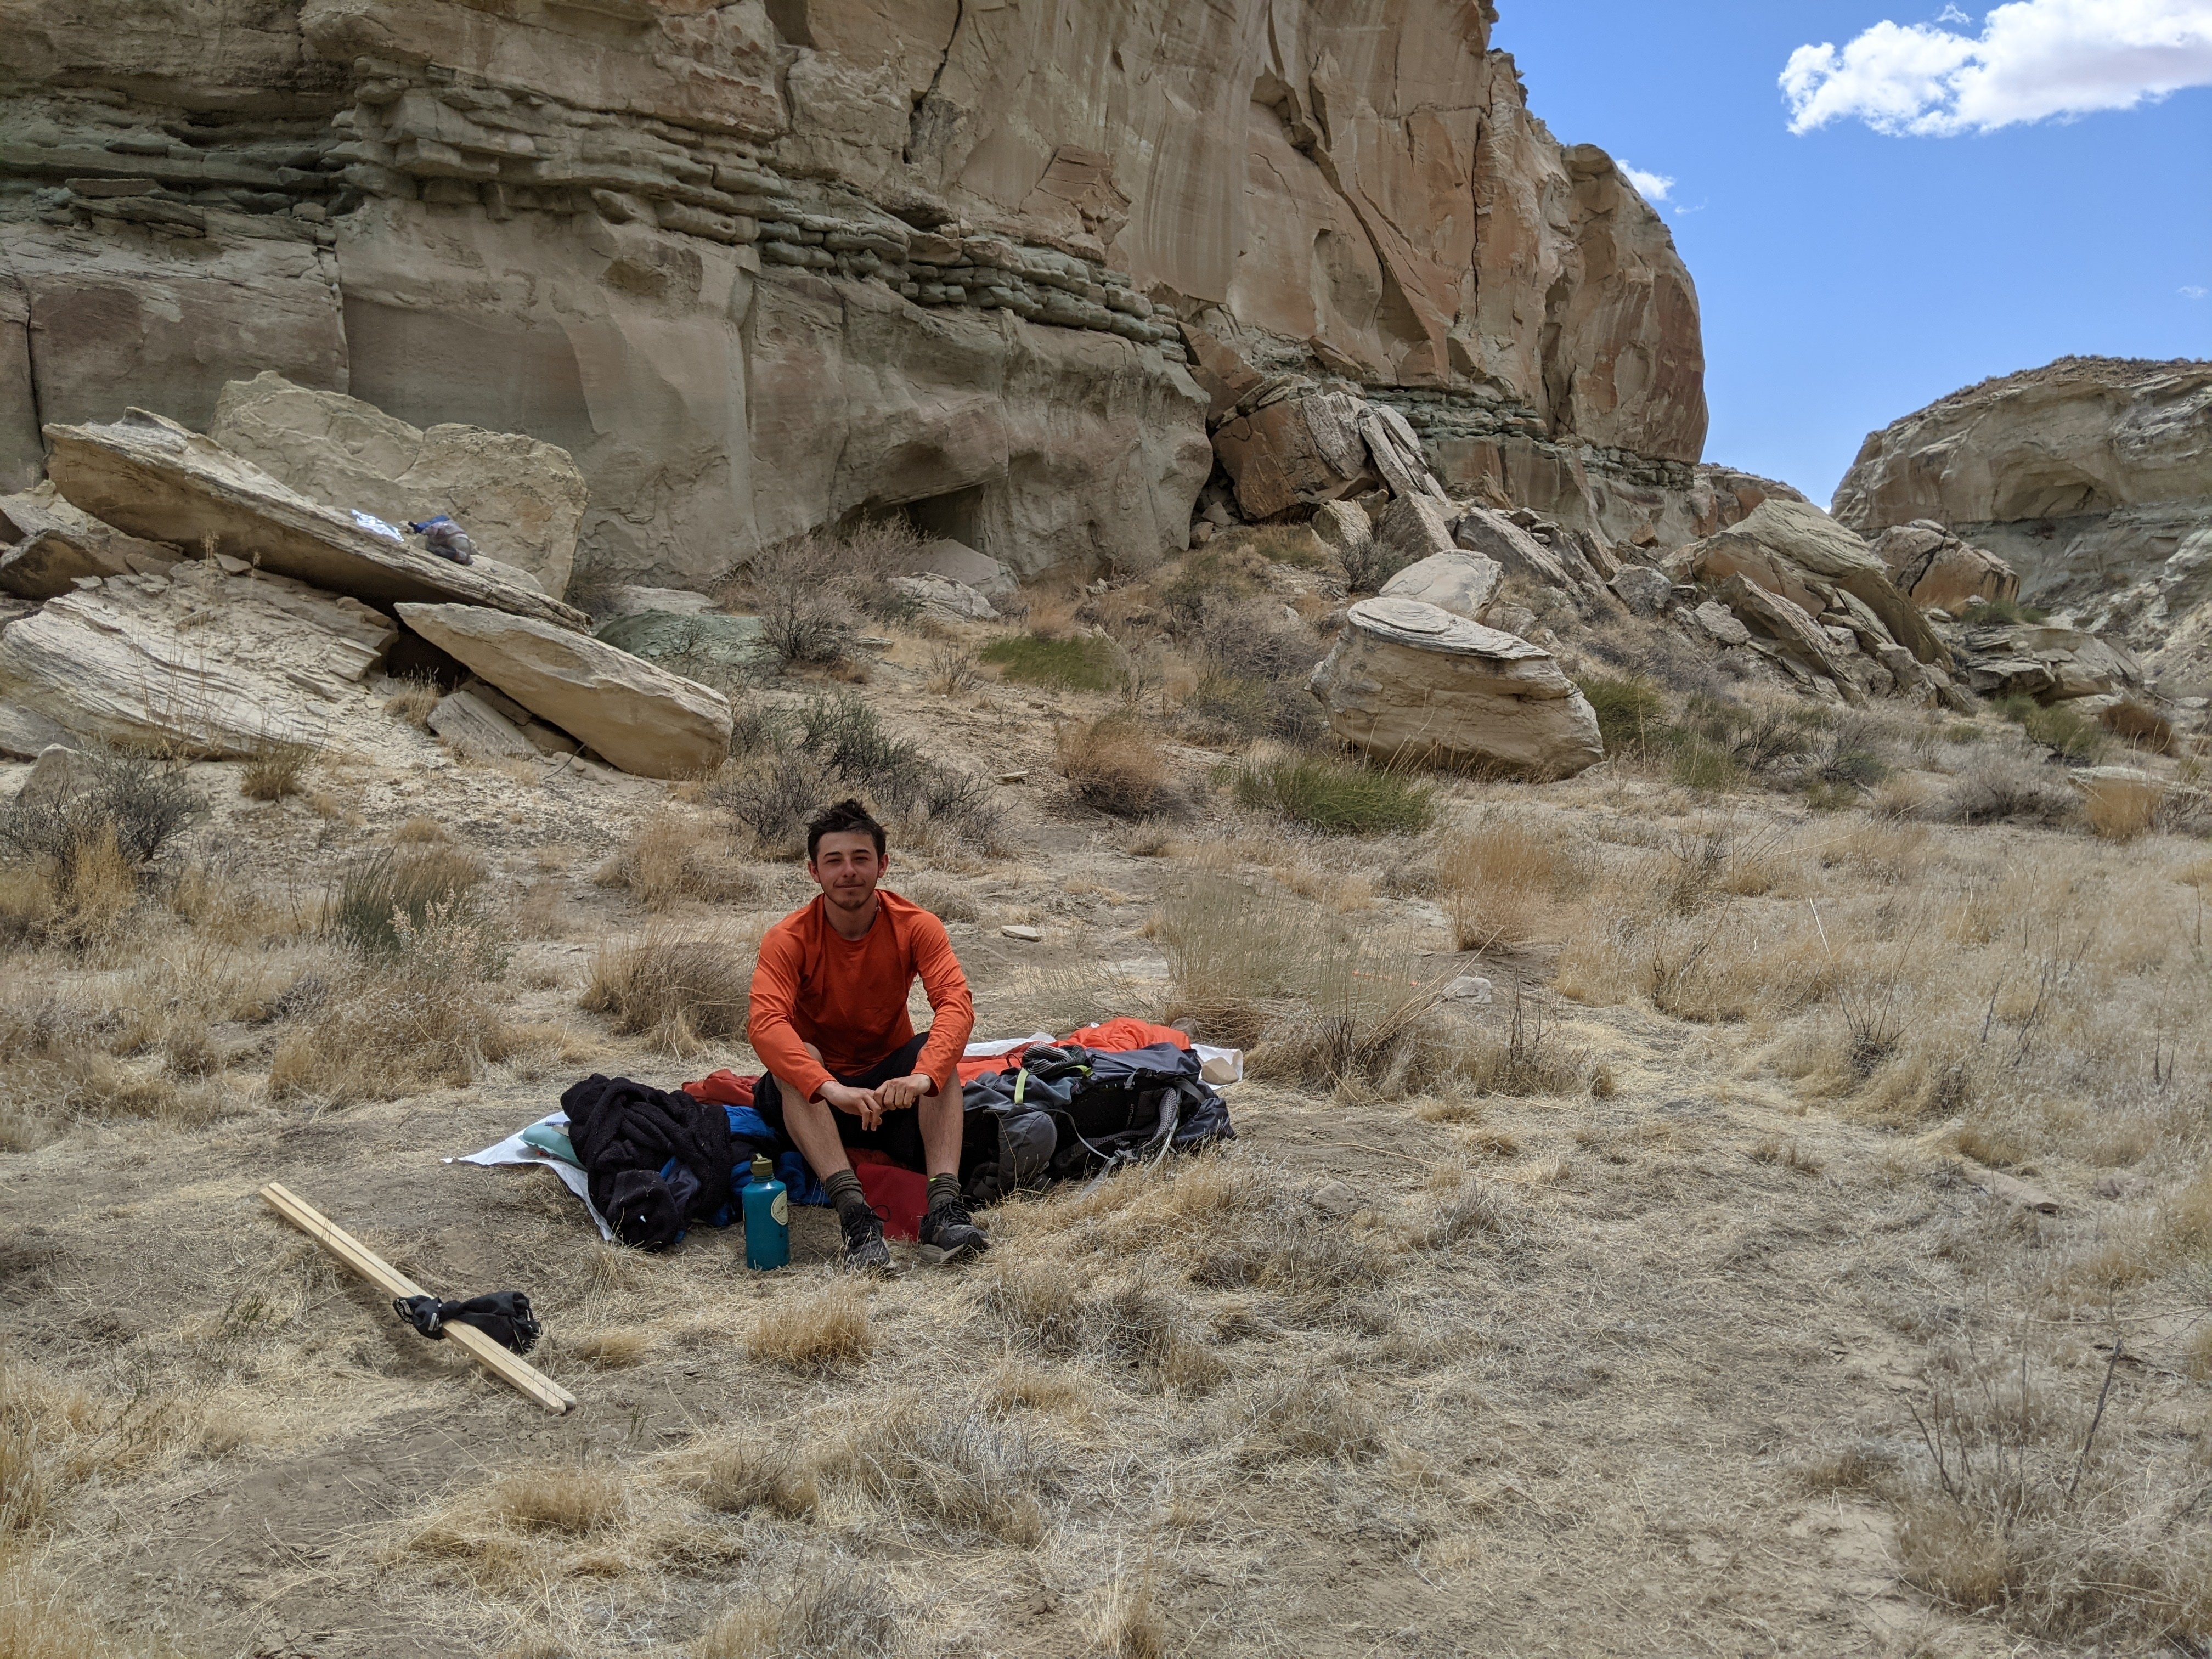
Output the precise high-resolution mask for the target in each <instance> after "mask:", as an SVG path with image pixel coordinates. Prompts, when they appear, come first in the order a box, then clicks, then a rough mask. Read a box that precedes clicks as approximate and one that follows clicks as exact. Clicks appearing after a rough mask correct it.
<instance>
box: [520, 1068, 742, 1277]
mask: <svg viewBox="0 0 2212 1659" xmlns="http://www.w3.org/2000/svg"><path fill="white" fill-rule="evenodd" d="M561 1109H562V1111H564V1112H566V1113H568V1139H569V1141H570V1143H571V1144H572V1145H573V1146H574V1148H575V1152H576V1161H577V1162H578V1163H579V1164H581V1165H582V1166H583V1169H584V1173H585V1176H586V1178H587V1180H588V1182H589V1185H590V1189H591V1194H592V1204H593V1205H594V1206H596V1207H597V1208H598V1210H599V1213H600V1214H601V1215H603V1216H605V1218H607V1225H609V1226H611V1227H612V1228H613V1229H614V1230H615V1235H616V1237H618V1238H620V1239H621V1240H622V1241H623V1243H625V1244H634V1245H635V1246H637V1247H638V1248H639V1249H646V1250H665V1249H667V1248H668V1247H669V1246H670V1245H671V1244H673V1243H676V1241H677V1240H678V1239H679V1238H681V1237H684V1230H685V1229H686V1228H687V1227H689V1226H690V1225H692V1224H693V1223H695V1222H712V1221H714V1219H715V1218H717V1217H718V1216H722V1215H725V1214H726V1212H728V1210H729V1208H730V1204H731V1173H732V1168H733V1166H734V1165H735V1164H736V1162H737V1157H738V1146H737V1145H736V1142H735V1140H734V1139H733V1137H732V1134H731V1133H730V1120H729V1116H728V1115H727V1114H726V1112H725V1111H724V1109H722V1108H721V1107H720V1106H718V1105H713V1104H709V1103H706V1102H702V1101H697V1100H694V1099H693V1098H692V1097H690V1095H687V1094H684V1093H683V1092H682V1091H674V1092H665V1091H661V1090H659V1089H651V1088H647V1086H646V1085H644V1084H642V1083H633V1082H631V1081H630V1079H628V1078H606V1077H601V1076H599V1074H598V1073H593V1074H592V1076H590V1077H588V1078H586V1079H584V1080H583V1081H582V1082H581V1083H579V1084H575V1085H573V1086H572V1087H570V1088H569V1089H568V1091H567V1092H566V1093H565V1094H563V1095H562V1097H561Z"/></svg>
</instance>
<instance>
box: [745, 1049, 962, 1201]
mask: <svg viewBox="0 0 2212 1659" xmlns="http://www.w3.org/2000/svg"><path fill="white" fill-rule="evenodd" d="M928 1041H929V1033H928V1032H927V1031H921V1032H918V1033H916V1034H915V1036H913V1037H911V1038H910V1039H908V1042H907V1043H906V1044H905V1046H904V1047H902V1048H900V1049H899V1050H898V1051H897V1052H896V1054H890V1055H889V1056H887V1057H886V1058H884V1059H883V1060H878V1061H877V1062H876V1063H875V1064H874V1065H873V1066H869V1067H868V1069H867V1070H866V1071H865V1072H854V1073H851V1074H850V1075H849V1076H840V1077H838V1079H837V1081H838V1082H840V1083H842V1084H845V1085H848V1086H850V1087H852V1088H855V1089H872V1088H874V1087H876V1085H878V1084H883V1083H889V1082H890V1080H891V1079H893V1078H895V1077H912V1076H913V1075H914V1070H915V1066H916V1065H917V1064H919V1063H920V1061H921V1049H922V1045H923V1044H924V1043H926V1042H928ZM753 1109H754V1110H755V1111H757V1112H758V1113H759V1114H760V1115H762V1116H763V1117H764V1118H766V1119H767V1120H768V1124H769V1127H770V1128H771V1129H774V1130H775V1132H776V1133H779V1134H782V1135H785V1136H786V1137H788V1134H789V1131H787V1130H786V1129H785V1128H784V1127H783V1091H782V1090H781V1089H780V1088H779V1087H777V1086H776V1081H775V1078H774V1077H772V1076H769V1075H766V1074H763V1076H762V1078H761V1080H760V1081H759V1083H757V1085H754V1088H753ZM829 1115H830V1116H832V1117H834V1118H836V1120H837V1139H839V1140H841V1141H842V1142H843V1143H844V1144H845V1145H846V1146H848V1147H852V1146H866V1147H868V1148H870V1149H872V1150H873V1151H875V1152H881V1153H882V1154H883V1155H884V1157H886V1158H890V1160H891V1162H892V1163H894V1164H902V1165H904V1166H905V1167H906V1168H907V1169H909V1170H921V1169H924V1168H926V1167H927V1164H928V1159H927V1157H926V1156H925V1154H924V1153H923V1152H922V1146H921V1113H920V1112H918V1111H916V1110H915V1109H914V1108H913V1107H911V1106H908V1107H906V1108H904V1109H902V1110H899V1111H896V1112H885V1113H884V1121H883V1122H882V1124H881V1125H880V1126H879V1127H876V1128H873V1129H864V1128H862V1127H860V1119H859V1118H858V1117H857V1116H855V1115H854V1114H853V1113H851V1112H846V1111H840V1110H839V1109H837V1108H836V1107H835V1106H832V1107H831V1108H830V1109H829Z"/></svg>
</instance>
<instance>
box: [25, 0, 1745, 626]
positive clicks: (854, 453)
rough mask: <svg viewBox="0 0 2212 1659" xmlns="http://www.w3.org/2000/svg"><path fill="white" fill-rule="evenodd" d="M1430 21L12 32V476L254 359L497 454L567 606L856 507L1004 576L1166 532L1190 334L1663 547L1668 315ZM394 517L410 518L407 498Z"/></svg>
mask: <svg viewBox="0 0 2212 1659" xmlns="http://www.w3.org/2000/svg"><path fill="white" fill-rule="evenodd" d="M1490 15H1491V14H1490V13H1489V10H1488V9H1487V8H1486V7H1484V6H1474V5H1469V4H1467V3H1464V0H1352V3H1349V4H1337V3H1332V4H1328V5H1322V4H1321V3H1319V0H1270V3H1263V0H1222V3H1218V4H1210V5H1205V6H1192V5H1183V4H1176V3H1173V0H1134V3H1125V4H1108V3H1104V0H1069V3H1066V4H1062V5H1059V6H1056V7H1044V6H1039V5H1022V4H997V5H982V4H975V3H967V4H963V3H960V0H914V3H911V4H907V5H902V6H896V7H886V6H884V5H882V4H881V3H879V0H737V3H732V4H726V5H720V6H714V5H711V4H707V3H701V0H498V3H495V0H269V3H258V0H257V3H252V4H248V3H243V0H173V3H169V0H164V3H155V0H112V3H106V4H94V3H90V0H0V39H4V40H6V41H7V42H8V45H7V47H6V49H5V50H4V52H0V489H21V488H24V487H27V485H29V484H30V483H33V482H34V481H35V480H36V478H37V477H38V476H39V474H40V471H41V470H42V468H43V453H42V445H41V443H40V428H41V426H42V424H46V423H55V422H60V423H75V424H86V423H97V422H112V421H113V420H115V419H117V418H118V416H121V414H122V413H123V410H124V409H125V407H126V406H129V405H132V404H136V405H137V406H140V407H143V408H151V409H159V410H163V411H165V412H167V413H171V414H173V415H175V416H179V418H181V419H183V420H185V422H188V423H190V424H191V425H194V426H197V427H200V428H204V427H206V426H207V425H208V423H209V422H210V421H211V420H212V419H213V418H214V417H215V415H216V398H217V396H218V394H219V392H220V391H221V389H222V386H223V385H224V384H225V383H226V382H227V381H232V380H252V378H253V377H254V376H256V375H258V374H260V373H262V372H263V371H264V370H274V371H276V373H278V374H282V375H283V376H284V377H285V378H286V379H287V380H289V381H291V382H292V383H294V384H295V385H297V386H305V387H310V388H315V389H319V390H325V391H331V392H348V393H349V394H351V395H352V396H354V397H356V398H362V399H364V400H366V401H367V402H368V403H370V404H374V406H375V407H376V408H377V409H379V410H382V411H384V412H385V414H386V415H388V416H391V417H392V420H393V421H394V422H404V423H405V424H406V425H408V426H411V427H413V428H437V427H439V426H441V425H447V424H452V423H459V424H464V425H468V426H472V427H477V428H483V429H485V430H488V431H493V432H506V433H519V434H524V435H529V436H531V437H534V438H537V439H539V440H542V441H544V442H547V443H550V444H555V445H558V446H560V447H562V448H564V449H566V450H567V451H568V452H569V453H570V454H571V455H573V456H574V459H575V462H576V465H577V466H578V468H579V469H580V471H581V473H582V475H583V477H584V480H585V482H586V484H587V485H588V488H589V492H590V501H589V505H588V507H586V510H585V513H584V516H583V520H582V523H581V526H580V531H579V533H578V539H577V544H576V553H575V562H576V576H577V578H578V580H585V581H588V582H590V583H592V584H594V585H603V584H607V583H614V582H623V581H646V582H670V581H673V582H683V583H688V584H692V585H698V584H700V583H701V582H702V581H703V580H706V579H708V578H710V577H712V576H714V575H717V574H720V573H721V572H722V571H723V570H725V569H726V568H728V567H729V566H730V565H731V564H732V562H734V561H736V560H738V559H739V558H741V557H742V556H744V555H745V554H746V553H747V552H749V551H750V550H752V549H754V548H756V547H758V546H760V545H762V544H765V543H769V542H772V541H774V540H775V539H778V538H781V537H784V536H787V535H789V534H792V533H794V532H799V531H804V530H806V529H809V528H811V527H814V526H819V525H822V524H823V523H826V522H831V521H835V520H839V519H841V518H843V517H846V516H848V515H852V514H854V513H872V512H881V511H888V510H890V509H892V508H895V507H903V508H905V509H907V510H908V512H909V513H911V515H912V516H913V517H914V518H915V520H916V521H917V522H918V523H919V525H920V526H921V528H922V529H923V530H924V531H926V532H928V533H930V534H932V535H934V536H939V537H945V538H951V539H952V540H954V541H957V542H959V543H962V544H965V545H967V546H969V547H971V548H974V549H977V550H981V552H982V553H984V554H986V555H988V556H993V557H996V558H1001V559H1004V560H1005V561H1006V562H1008V563H1010V564H1012V565H1014V566H1015V567H1017V568H1018V569H1019V570H1022V571H1024V572H1027V571H1034V570H1036V569H1037V568H1041V567H1042V566H1045V565H1048V564H1053V563H1057V562H1073V563H1078V564H1089V565H1095V564H1102V563H1104V564H1113V565H1118V566H1122V567H1141V566H1143V565H1145V564H1146V563H1148V562H1151V561H1152V560H1155V559H1157V558H1158V557H1159V556H1161V555H1162V554H1163V553H1164V552H1165V551H1167V550H1172V549H1176V548H1180V547H1182V546H1183V545H1185V544H1186V541H1187V538H1188V526H1189V523H1190V510H1191V507H1192V504H1193V501H1194V498H1195V497H1196V495H1197V494H1198V492H1199V490H1200V488H1201V486H1202V485H1203V484H1204V483H1205V481H1206V477H1207V476H1208V473H1209V471H1210V470H1211V468H1212V465H1213V454H1212V448H1211V446H1210V445H1209V442H1208V434H1207V430H1206V414H1207V410H1208V404H1209V399H1208V398H1207V397H1206V394H1205V393H1203V392H1201V391H1200V389H1199V386H1197V384H1196V383H1195V382H1194V380H1193V379H1192V377H1191V375H1190V374H1189V372H1188V351H1187V349H1186V345H1185V337H1184V334H1183V327H1184V325H1192V326H1194V327H1197V328H1201V329H1204V330H1206V331H1211V332H1212V333H1215V334H1217V335H1218V336H1219V337H1221V338H1223V339H1225V340H1226V341H1228V342H1230V343H1231V345H1232V346H1233V347H1234V349H1236V350H1237V352H1239V353H1240V354H1241V355H1242V356H1243V358H1244V360H1245V361H1247V362H1249V363H1251V364H1252V365H1254V366H1255V368H1258V369H1259V370H1261V371H1262V372H1265V373H1267V374H1280V373H1296V374H1305V375H1310V376H1312V377H1314V378H1315V379H1316V381H1317V382H1321V381H1327V380H1332V379H1334V380H1337V381H1340V382H1341V383H1343V384H1345V385H1346V386H1348V387H1352V388H1354V389H1357V390H1358V392H1360V393H1361V394H1362V395H1363V396H1364V398H1365V399H1366V400H1367V401H1369V402H1370V403H1372V404H1376V405H1378V406H1383V407H1388V408H1390V409H1392V410H1395V411H1396V412H1397V414H1398V415H1400V416H1402V418H1403V422H1404V423H1405V425H1406V427H1407V429H1408V430H1409V431H1411V432H1412V433H1413V434H1415V435H1417V439H1418V442H1419V445H1420V447H1422V448H1423V449H1424V450H1425V454H1426V456H1427V458H1428V459H1429V460H1430V462H1431V465H1434V466H1435V467H1436V468H1437V471H1438V472H1439V473H1440V474H1441V476H1442V477H1443V479H1444V480H1445V482H1446V483H1449V484H1451V485H1454V486H1455V487H1458V488H1462V489H1474V488H1476V487H1478V486H1481V485H1483V484H1485V483H1488V484H1489V485H1492V486H1494V487H1495V489H1496V490H1497V492H1498V495H1500V496H1501V498H1510V500H1513V501H1521V502H1523V503H1527V504H1534V505H1538V506H1542V507H1547V510H1553V511H1556V512H1557V513H1559V515H1560V516H1562V517H1564V518H1565V519H1567V520H1570V521H1571V522H1572V523H1574V524H1575V526H1577V528H1580V529H1583V530H1586V531H1589V532H1593V533H1595V534H1599V535H1601V536H1603V537H1605V538H1609V539H1615V540H1621V541H1631V542H1637V543H1639V544H1652V543H1663V544H1668V545H1672V544H1677V543H1679V542H1680V541H1682V540H1686V539H1687V538H1690V537H1692V536H1694V535H1698V534H1702V533H1706V532H1709V531H1711V530H1712V529H1714V528H1717V527H1719V526H1721V525H1722V524H1723V523H1726V522H1732V521H1733V520H1734V519H1735V518H1736V517H1741V514H1742V513H1746V512H1748V511H1750V510H1751V509H1752V508H1753V507H1756V506H1757V505H1758V504H1759V501H1761V500H1764V499H1766V498H1768V497H1769V496H1770V495H1773V494H1775V493H1776V490H1777V487H1774V486H1766V485H1763V484H1762V483H1760V482H1759V481H1756V480H1747V479H1744V478H1742V477H1741V475H1732V474H1706V473H1701V472H1700V471H1699V469H1698V468H1697V467H1696V465H1695V464H1696V463H1697V461H1698V459H1699V453H1700V450H1701V447H1702V445H1703V442H1704V439H1705V393H1704V386H1703V371H1704V357H1703V349H1702V344H1701V338H1700V334H1699V319H1698V310H1697V301H1696V295H1695V291H1694V289H1693V287H1692V283H1691V282H1690V279H1689V276H1688V274H1687V272H1686V270H1684V269H1683V267H1682V264H1681V262H1680V259H1679V258H1678V257H1677V256H1676V254H1675V251H1674V246H1673V242H1672V240H1671V238H1670V237H1669V235H1668V232H1667V229H1666V228H1665V226H1664V224H1663V222H1662V221H1661V220H1660V219H1659V218H1658V216H1656V214H1655V213H1653V212H1652V211H1651V210H1650V208H1649V207H1648V206H1647V205H1646V204H1644V201H1643V200H1642V198H1641V197H1639V196H1638V195H1637V193H1636V192H1635V191H1634V190H1633V189H1632V187H1631V186H1630V185H1628V184H1627V183H1626V179H1624V178H1623V177H1622V176H1621V174H1620V172H1619V170H1618V169H1617V168H1616V167H1614V165H1613V162H1612V161H1610V159H1609V158H1607V156H1606V155H1604V154H1602V153H1601V152H1600V151H1598V150H1595V149H1589V148H1588V147H1583V148H1577V149H1564V148H1562V147H1561V146H1560V145H1559V144H1558V143H1556V142H1555V141H1554V140H1553V138H1552V137H1550V135H1549V134H1548V133H1547V131H1545V129H1544V128H1543V126H1542V125H1541V123H1540V122H1538V121H1537V120H1536V119H1535V118H1534V117H1533V116H1531V115H1530V114H1529V112H1528V108H1527V105H1526V100H1525V98H1524V96H1523V93H1522V88H1521V86H1520V84H1519V82H1518V80H1517V78H1516V74H1515V71H1514V68H1513V64H1512V62H1511V60H1510V58H1506V57H1505V56H1504V55H1503V54H1501V53H1497V52H1491V51H1489V49H1488V47H1489V27H1490V22H1489V19H1490ZM426 505H431V504H428V503H426Z"/></svg>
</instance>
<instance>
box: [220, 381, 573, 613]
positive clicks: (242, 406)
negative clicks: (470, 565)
mask: <svg viewBox="0 0 2212 1659" xmlns="http://www.w3.org/2000/svg"><path fill="white" fill-rule="evenodd" d="M208 436H209V437H210V438H212V439H214V440H215V441H216V442H217V443H219V444H221V445H222V447H224V448H225V449H227V450H228V451H229V452H230V453H232V454H234V455H236V456H238V457H239V458H240V459H243V460H247V461H251V462H252V463H253V465H256V466H258V467H259V468H260V469H261V470H262V471H264V472H266V473H268V474H270V477H276V478H280V479H282V480H283V482H284V483H287V484H289V485H290V486H291V487H292V488H293V489H296V490H298V491H299V492H300V493H301V495H307V496H312V497H313V499H315V500H316V501H330V502H334V503H337V504H340V505H343V506H346V507H360V508H362V509H363V510H364V511H366V512H368V513H373V514H374V515H375V516H376V517H377V518H380V519H381V520H385V521H386V523H388V524H393V525H405V524H408V523H410V522H416V521H420V520H426V519H429V518H433V517H435V516H436V515H437V514H439V513H448V514H450V515H451V516H452V517H453V519H455V520H457V521H459V524H460V525H461V526H462V527H463V529H465V531H466V532H468V535H469V538H470V540H471V541H472V542H473V543H474V544H476V546H477V550H479V551H480V552H482V553H483V554H486V555H488V556H490V557H492V558H494V559H496V560H499V561H500V562H501V563H504V564H508V565H513V566H514V567H516V568H520V569H522V570H526V571H528V572H529V573H530V574H531V575H532V576H533V577H535V578H536V579H537V580H538V585H539V586H542V587H543V588H544V590H545V592H548V593H550V594H551V595H552V596H553V597H554V598H555V599H559V598H560V597H561V596H562V593H564V592H567V590H568V573H569V569H570V568H571V567H572V566H573V565H574V562H575V556H576V527H577V526H578V525H579V524H580V523H581V522H582V520H583V517H584V507H585V504H586V499H587V495H588V492H587V491H586V489H585V487H584V477H583V475H582V474H581V473H580V472H579V471H576V465H575V463H574V461H572V460H570V459H568V452H567V451H565V450H562V449H558V448H556V447H554V446H553V445H551V444H548V443H540V442H539V441H538V440H536V439H534V438H526V437H524V436H522V435H520V434H519V433H513V432H486V431H483V430H482V429H480V428H477V427H472V426H454V425H447V426H434V427H432V428H430V429H429V430H428V432H425V431H423V430H422V429H421V428H418V427H412V426H410V425H408V424H407V422H404V421H401V420H395V419H394V418H393V417H392V416H389V415H386V413H385V412H384V411H383V410H380V409H379V408H377V407H376V406H375V405H374V404H367V403H363V402H362V400H361V399H360V398H349V397H346V396H344V395H343V393H340V392H317V391H313V390H310V389H309V388H307V387H305V386H294V385H293V384H292V383H291V382H290V381H289V380H286V379H284V377H283V375H281V374H276V373H275V372H274V371H273V370H272V371H270V372H269V373H267V374H259V375H257V376H255V377H254V378H253V379H252V380H234V381H232V382H231V383H230V384H229V385H228V386H225V387H223V389H222V395H221V397H219V398H217V399H216V409H215V420H214V422H213V424H211V425H210V427H209V428H208Z"/></svg>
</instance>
